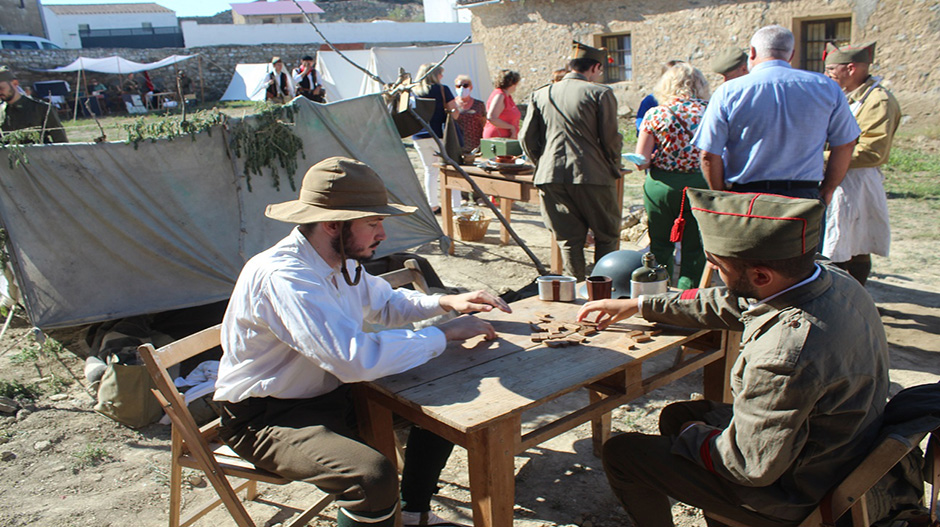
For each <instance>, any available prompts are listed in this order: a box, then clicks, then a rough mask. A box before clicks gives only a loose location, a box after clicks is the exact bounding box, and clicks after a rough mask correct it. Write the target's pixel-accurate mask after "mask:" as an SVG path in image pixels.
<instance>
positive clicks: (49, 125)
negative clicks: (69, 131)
mask: <svg viewBox="0 0 940 527" xmlns="http://www.w3.org/2000/svg"><path fill="white" fill-rule="evenodd" d="M0 123H3V124H2V126H0V129H2V130H3V131H4V133H5V132H12V131H15V130H23V129H26V128H30V129H34V130H35V131H36V132H39V131H40V130H43V129H45V133H44V134H43V142H44V143H68V142H69V139H68V137H66V135H65V129H63V128H62V123H61V122H60V121H59V113H58V111H57V110H56V109H55V108H53V107H50V106H49V105H48V104H46V103H45V102H43V101H37V100H36V99H33V98H32V97H28V96H26V95H22V96H20V98H19V99H17V101H16V102H15V103H13V104H10V103H5V104H3V106H2V108H0ZM44 124H45V126H43V125H44Z"/></svg>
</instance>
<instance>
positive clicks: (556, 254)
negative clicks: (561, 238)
mask: <svg viewBox="0 0 940 527" xmlns="http://www.w3.org/2000/svg"><path fill="white" fill-rule="evenodd" d="M551 253H552V256H551V260H552V261H551V264H550V267H551V271H552V274H561V273H562V271H563V267H564V263H563V262H562V260H561V247H559V246H558V240H556V239H555V233H554V232H553V233H552V249H551Z"/></svg>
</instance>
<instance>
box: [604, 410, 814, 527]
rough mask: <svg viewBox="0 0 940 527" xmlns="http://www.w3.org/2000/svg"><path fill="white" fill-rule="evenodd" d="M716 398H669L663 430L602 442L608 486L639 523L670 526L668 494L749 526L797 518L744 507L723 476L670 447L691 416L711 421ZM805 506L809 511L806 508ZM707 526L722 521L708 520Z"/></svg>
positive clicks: (641, 525) (661, 421) (769, 525)
mask: <svg viewBox="0 0 940 527" xmlns="http://www.w3.org/2000/svg"><path fill="white" fill-rule="evenodd" d="M716 406H717V404H716V403H713V402H711V401H688V402H680V403H673V404H671V405H669V406H667V407H666V408H664V409H663V411H662V414H660V417H659V429H660V433H661V434H662V435H658V436H651V435H644V434H637V433H628V434H623V435H619V436H616V437H613V438H611V439H610V440H609V441H607V443H605V444H604V455H603V460H604V470H606V472H607V480H608V481H609V482H610V486H611V489H613V491H614V494H615V495H616V496H617V498H618V499H619V500H620V502H621V503H622V504H623V506H624V508H625V509H626V511H627V514H629V515H630V518H631V519H632V520H633V525H636V526H637V527H668V526H672V525H673V523H672V513H671V506H670V504H669V497H670V496H671V497H672V498H675V499H677V500H679V501H681V502H683V503H687V504H689V505H692V506H693V507H698V508H700V509H703V510H705V511H710V512H714V513H716V514H719V515H721V516H723V517H726V518H728V519H732V520H735V521H739V522H742V523H744V524H746V525H749V526H752V527H780V526H784V525H798V524H799V522H793V521H785V520H780V519H776V518H770V517H767V516H764V515H762V514H760V513H757V512H754V511H752V510H749V509H745V508H743V507H742V503H741V500H740V499H739V498H738V497H737V494H736V488H740V486H739V485H736V484H734V483H732V482H730V481H728V480H726V479H724V478H722V477H721V476H719V475H717V474H715V473H712V472H709V471H708V470H706V469H705V468H703V467H700V466H698V465H697V464H695V463H693V462H691V461H689V460H688V459H686V458H684V457H681V456H679V455H676V454H673V453H672V452H671V449H672V443H673V437H675V436H676V435H678V434H679V432H681V431H682V425H683V424H684V423H687V422H689V421H705V422H708V423H709V424H716V425H717V423H715V422H713V419H712V417H711V414H716V413H718V412H716ZM808 512H809V511H807V513H808ZM706 521H707V523H708V525H709V526H712V527H714V526H720V525H723V524H722V523H719V522H716V521H715V520H711V519H707V520H706Z"/></svg>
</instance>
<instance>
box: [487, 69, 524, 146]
mask: <svg viewBox="0 0 940 527" xmlns="http://www.w3.org/2000/svg"><path fill="white" fill-rule="evenodd" d="M521 79H522V77H520V76H519V73H518V72H515V71H512V70H499V73H498V74H497V75H496V78H495V79H493V85H494V86H496V89H495V90H493V93H491V94H490V98H489V99H488V100H487V101H486V126H484V127H483V138H484V139H488V138H490V137H509V138H512V139H515V138H517V137H519V121H520V119H521V118H522V112H520V111H519V108H517V107H516V103H515V101H513V100H512V94H513V93H515V91H516V87H517V86H518V85H519V81H520V80H521Z"/></svg>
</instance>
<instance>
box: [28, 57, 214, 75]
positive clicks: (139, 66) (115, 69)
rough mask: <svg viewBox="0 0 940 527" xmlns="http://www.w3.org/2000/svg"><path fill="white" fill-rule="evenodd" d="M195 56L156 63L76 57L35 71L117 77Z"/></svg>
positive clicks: (163, 66)
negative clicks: (90, 72) (58, 64)
mask: <svg viewBox="0 0 940 527" xmlns="http://www.w3.org/2000/svg"><path fill="white" fill-rule="evenodd" d="M195 56H196V55H170V56H169V57H167V58H165V59H162V60H158V61H157V62H134V61H132V60H127V59H124V58H121V57H118V56H117V55H112V56H110V57H104V58H100V59H94V58H88V57H78V58H77V59H75V60H74V61H73V62H72V63H71V64H68V65H65V66H60V67H58V68H52V69H51V70H37V71H42V72H46V73H74V72H76V71H94V72H97V73H113V74H117V75H122V74H128V73H138V72H141V71H150V70H155V69H159V68H165V67H167V66H172V65H173V64H176V63H178V62H183V61H184V60H189V59H191V58H193V57H195Z"/></svg>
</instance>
